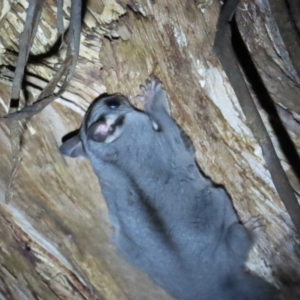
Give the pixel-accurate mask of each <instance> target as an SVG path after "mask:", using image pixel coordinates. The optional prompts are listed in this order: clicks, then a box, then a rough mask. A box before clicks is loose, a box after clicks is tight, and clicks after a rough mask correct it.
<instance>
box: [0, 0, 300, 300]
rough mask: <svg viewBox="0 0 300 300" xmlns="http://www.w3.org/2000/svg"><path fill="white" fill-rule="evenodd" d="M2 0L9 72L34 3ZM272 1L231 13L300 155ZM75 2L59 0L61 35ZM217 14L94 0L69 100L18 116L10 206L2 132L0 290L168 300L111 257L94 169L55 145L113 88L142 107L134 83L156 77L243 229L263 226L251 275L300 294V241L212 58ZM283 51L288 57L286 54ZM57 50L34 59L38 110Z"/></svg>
mask: <svg viewBox="0 0 300 300" xmlns="http://www.w3.org/2000/svg"><path fill="white" fill-rule="evenodd" d="M256 3H259V4H260V5H258V4H256ZM0 5H2V6H0V51H1V52H0V53H1V57H0V59H1V65H5V66H15V64H16V55H15V54H14V53H16V52H19V48H18V45H19V44H18V38H19V35H20V33H21V32H22V30H23V27H24V20H25V9H26V7H27V5H28V3H27V2H26V1H18V2H10V1H8V0H4V1H2V4H0ZM262 5H265V6H262ZM266 5H268V2H267V0H263V1H254V0H247V1H246V0H245V1H243V2H242V3H241V4H240V6H239V10H238V15H237V21H238V25H239V30H240V31H241V34H242V37H243V39H244V40H245V42H246V45H247V46H248V50H249V51H250V54H251V57H252V59H253V61H254V64H255V65H256V66H257V68H258V72H259V74H260V76H261V78H262V81H263V82H264V83H265V85H266V88H267V91H268V92H269V95H270V97H271V100H272V101H274V102H275V103H276V104H277V108H278V109H279V111H281V115H280V116H281V117H282V120H284V114H287V115H285V120H286V121H283V123H284V124H285V125H286V128H287V129H288V132H289V134H290V136H291V137H292V139H293V142H294V145H295V146H296V148H297V149H299V146H300V141H299V132H300V130H299V124H298V122H297V116H298V114H299V108H300V106H299V105H298V101H299V78H298V77H297V74H296V72H294V71H293V69H292V66H293V65H292V63H291V61H290V60H289V55H288V53H286V52H287V51H286V50H285V45H284V43H283V42H282V43H281V42H280V47H278V43H279V42H278V41H281V40H280V33H278V34H277V33H276V36H274V35H271V34H272V32H273V31H272V30H270V28H269V27H268V24H270V23H269V21H270V19H271V20H272V22H273V23H272V24H273V25H272V28H273V29H274V28H275V29H276V22H275V21H274V19H272V13H271V12H270V13H268V14H267V12H268V10H266V9H265V8H264V7H266ZM56 7H57V2H56V1H50V0H47V1H45V3H44V9H43V12H42V17H41V22H40V24H39V27H38V31H37V36H36V39H35V40H34V43H33V48H32V54H34V55H40V54H43V53H46V52H47V51H48V50H50V49H51V48H52V46H53V45H54V44H55V42H56V40H57V37H58V34H57V31H56V13H57V8H56ZM69 7H70V3H69V2H68V1H65V3H64V23H65V24H64V25H65V26H64V27H65V28H66V27H67V25H68V21H67V17H68V16H70V13H69V9H68V8H69ZM262 7H263V8H264V10H263V9H262ZM219 10H220V3H219V1H195V2H194V1H180V0H176V1H175V0H173V1H172V4H170V1H167V0H161V1H141V0H140V1H134V2H133V1H132V2H131V1H128V0H122V1H119V2H116V1H115V0H103V1H102V2H101V1H98V0H94V1H89V2H88V6H87V9H86V14H85V19H84V23H83V29H82V36H81V48H80V54H79V59H78V63H77V67H76V70H75V72H74V76H73V79H72V81H71V84H70V86H69V87H68V89H67V92H65V93H64V94H63V95H62V96H61V97H60V98H58V99H57V100H55V102H53V103H51V104H50V105H49V106H47V107H46V108H45V109H44V110H43V111H42V112H41V113H39V114H38V115H36V116H34V117H32V118H31V119H29V120H25V121H22V122H20V123H21V128H22V144H21V156H22V157H23V160H22V163H21V164H20V167H19V169H18V171H17V174H16V176H15V179H14V181H13V183H12V187H11V188H12V192H13V195H12V200H11V201H10V202H9V203H8V204H6V203H5V190H6V187H7V184H8V182H9V179H10V168H11V148H10V140H9V130H8V128H7V125H6V124H5V123H3V122H0V140H1V143H0V153H1V160H0V168H1V172H0V223H1V225H0V239H1V244H0V296H3V297H4V298H5V299H22V300H23V299H107V300H108V299H109V300H113V299H116V300H123V299H136V300H140V299H149V300H150V299H162V300H163V299H170V298H169V297H168V296H167V295H166V294H165V293H164V292H163V291H162V290H161V289H160V288H158V287H157V286H156V285H154V284H153V283H152V282H150V280H148V278H147V276H145V275H144V274H141V273H140V272H138V271H136V270H134V269H133V268H132V267H131V266H129V265H128V264H127V263H126V262H125V261H123V259H122V258H120V257H119V256H118V254H117V253H116V251H115V248H114V246H113V245H112V243H111V242H110V234H111V231H112V229H111V227H110V224H109V221H108V217H107V208H106V205H105V202H104V199H103V198H102V196H101V194H100V188H99V185H98V181H97V179H96V177H95V175H94V174H93V172H92V170H91V167H90V165H89V164H88V163H87V162H86V161H80V160H72V159H67V158H63V157H61V156H60V154H59V153H58V146H59V145H60V144H61V138H62V137H63V136H64V135H65V134H67V133H68V132H70V131H71V130H75V129H77V128H78V126H79V125H80V121H81V119H82V116H83V115H84V112H85V110H86V109H87V107H88V106H89V103H90V102H92V101H93V100H94V99H95V98H96V97H97V96H98V95H99V94H101V93H103V92H105V91H106V92H108V93H112V92H117V91H118V92H121V93H124V94H125V95H127V96H128V97H129V98H130V99H131V100H132V102H133V103H135V100H134V98H133V97H134V96H135V95H136V94H138V93H139V89H138V87H139V85H140V84H141V83H143V82H144V80H145V78H146V77H147V76H148V75H149V74H150V73H151V72H154V73H155V74H156V75H157V76H158V77H159V78H160V79H161V80H162V82H163V83H164V87H165V88H166V90H167V91H168V93H169V98H170V104H171V110H172V115H173V116H174V118H175V119H176V120H177V121H178V123H179V124H180V125H181V126H182V127H183V128H184V129H185V130H186V132H187V133H188V134H189V135H190V137H191V138H192V140H193V142H194V145H195V148H196V152H197V153H196V154H197V160H198V163H199V166H200V167H201V168H202V170H203V171H204V173H205V174H207V175H208V176H210V177H211V178H212V180H213V181H215V182H216V183H218V184H222V185H224V186H225V187H226V189H227V191H228V192H229V194H230V195H231V197H232V200H233V203H234V206H235V208H236V210H237V212H238V215H239V216H240V219H241V220H242V221H245V220H247V219H248V218H249V217H250V216H252V215H262V216H263V217H264V218H265V220H266V226H267V230H266V234H265V235H264V237H263V238H262V239H260V240H259V242H258V245H257V246H256V247H255V248H254V249H253V251H252V252H251V255H250V257H249V262H248V267H249V269H250V270H251V271H253V272H254V273H257V274H259V275H260V276H262V277H265V278H266V279H267V280H268V281H270V282H272V283H273V284H275V285H276V286H277V287H279V288H280V289H281V290H282V291H283V296H282V299H296V298H297V297H300V291H299V290H297V285H298V286H299V279H300V271H299V270H300V268H299V267H300V262H299V250H298V249H299V241H298V239H297V237H296V234H295V232H294V228H293V226H292V223H291V220H290V217H289V215H288V214H287V212H286V210H285V208H284V206H283V204H282V202H281V200H280V198H279V197H278V194H277V192H276V190H275V188H274V185H273V182H272V179H271V177H270V174H269V172H268V169H267V167H266V164H265V162H264V160H263V156H262V152H261V148H260V147H259V146H258V143H257V141H256V140H255V138H254V136H253V134H252V132H251V130H250V129H249V127H248V125H247V121H246V119H245V116H244V114H243V112H242V110H241V108H240V105H239V102H238V100H237V98H236V96H235V94H234V92H233V90H232V87H231V85H230V84H229V82H228V79H227V77H226V75H225V73H224V72H223V70H222V66H221V64H220V63H219V61H218V60H217V58H216V57H215V56H214V55H213V53H212V46H213V42H214V36H215V28H216V23H217V19H218V15H219ZM258 12H259V13H258ZM266 14H267V15H266ZM275 29H274V30H275ZM276 32H277V31H276ZM271 37H272V38H271ZM278 49H280V51H283V52H280V55H279V54H278V51H279V50H278ZM63 52H64V49H60V51H59V52H58V54H57V53H52V55H51V56H48V57H44V58H43V59H42V60H39V61H38V62H36V60H35V63H33V62H31V63H30V64H29V65H28V67H27V74H28V75H27V76H26V78H25V84H24V86H25V87H26V93H25V94H26V95H27V97H26V99H27V100H28V101H29V103H30V104H31V103H32V99H34V98H36V96H37V95H38V92H39V91H40V90H41V89H42V87H44V86H45V85H46V83H47V82H49V81H50V79H51V77H52V76H53V75H54V74H55V72H56V70H57V69H58V67H59V65H60V64H61V63H62V61H63ZM283 53H284V55H283ZM3 70H4V69H2V71H3ZM2 74H3V72H2ZM5 74H6V75H5V76H2V77H1V81H0V103H1V106H0V107H1V109H0V113H1V116H3V115H4V114H5V113H6V112H7V107H8V104H9V99H10V92H11V78H12V76H13V73H12V72H11V71H7V70H6V73H5ZM279 77H280V79H279ZM256 100H257V99H256ZM22 101H23V102H22V103H23V104H24V102H25V100H22ZM256 102H257V105H259V109H260V112H261V115H262V117H263V120H264V122H265V125H266V127H267V128H268V131H269V132H270V134H271V138H272V140H273V142H274V145H275V147H276V150H277V153H278V154H279V157H280V159H281V162H282V164H283V166H284V168H285V170H286V171H287V175H288V176H289V178H290V180H291V181H292V182H293V187H294V188H295V189H296V190H297V191H298V192H299V191H300V189H299V188H298V184H299V183H298V179H297V176H296V174H297V173H296V172H295V171H294V170H293V169H292V168H291V166H290V161H289V159H288V158H287V156H286V152H284V151H282V149H281V147H280V143H279V142H278V141H279V139H278V138H277V137H276V131H274V127H272V126H271V125H272V123H271V122H270V121H269V118H268V114H267V112H266V110H264V108H263V106H262V105H261V104H260V102H259V101H258V100H257V101H256ZM279 114H280V113H279ZM292 114H294V116H295V118H292V117H291V116H292ZM116 184H117V183H116Z"/></svg>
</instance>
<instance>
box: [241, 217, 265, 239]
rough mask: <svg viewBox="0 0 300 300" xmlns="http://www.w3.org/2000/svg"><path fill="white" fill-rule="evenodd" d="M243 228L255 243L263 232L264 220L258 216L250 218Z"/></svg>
mask: <svg viewBox="0 0 300 300" xmlns="http://www.w3.org/2000/svg"><path fill="white" fill-rule="evenodd" d="M244 226H245V227H246V229H247V230H248V232H249V233H250V235H251V236H252V239H253V240H254V241H257V240H258V239H259V238H260V237H261V236H262V235H263V234H264V232H265V229H266V226H265V225H264V219H263V218H262V217H260V216H256V217H251V218H250V219H249V220H248V221H247V222H246V223H245V224H244Z"/></svg>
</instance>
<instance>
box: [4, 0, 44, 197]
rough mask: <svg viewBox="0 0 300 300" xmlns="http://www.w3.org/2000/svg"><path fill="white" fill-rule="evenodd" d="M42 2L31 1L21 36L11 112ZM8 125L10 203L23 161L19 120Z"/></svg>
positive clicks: (17, 105)
mask: <svg viewBox="0 0 300 300" xmlns="http://www.w3.org/2000/svg"><path fill="white" fill-rule="evenodd" d="M42 4H43V0H30V1H29V6H28V9H27V15H26V21H25V25H24V30H23V32H22V34H21V36H20V51H19V56H18V60H17V66H16V71H15V77H14V81H13V85H12V91H11V100H10V107H9V114H13V113H15V112H17V110H18V107H19V96H20V91H21V86H22V80H23V76H24V71H25V67H26V64H27V60H28V57H29V53H30V49H31V46H32V43H33V39H34V36H35V33H36V31H37V25H38V22H39V19H40V16H41V12H42ZM8 127H9V131H10V140H11V147H12V157H13V166H12V170H11V175H10V180H9V185H8V188H7V191H6V194H5V201H6V203H8V202H9V201H10V200H11V198H12V192H11V191H10V189H11V185H12V182H13V179H14V177H15V174H16V172H17V169H18V167H19V165H20V162H21V159H20V158H19V152H20V140H21V138H20V128H19V124H18V121H16V120H11V121H10V122H9V123H8Z"/></svg>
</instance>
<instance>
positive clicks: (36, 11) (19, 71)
mask: <svg viewBox="0 0 300 300" xmlns="http://www.w3.org/2000/svg"><path fill="white" fill-rule="evenodd" d="M43 1H44V0H30V2H29V7H28V10H27V16H26V22H25V25H24V31H23V32H22V34H21V36H20V49H22V51H20V53H19V56H18V61H17V65H16V71H15V76H14V80H13V86H12V93H11V103H10V109H9V113H8V115H6V116H4V117H2V118H0V119H2V120H4V121H5V120H6V121H8V126H9V129H10V134H11V145H12V154H13V166H12V171H11V176H10V180H9V184H8V189H7V192H6V202H7V203H8V202H9V201H10V199H11V198H12V193H11V191H10V189H11V185H12V182H13V179H14V177H15V176H16V172H17V169H18V167H19V165H20V158H19V152H20V132H19V124H18V121H19V120H22V119H24V118H29V117H32V116H34V115H35V114H37V113H39V112H40V111H42V110H43V109H44V108H45V107H46V106H47V105H48V104H49V103H50V102H52V101H53V100H54V99H56V98H57V97H59V96H60V95H61V94H62V93H63V92H64V91H65V89H66V87H67V86H68V84H69V83H70V81H71V78H72V75H73V73H74V70H75V67H76V63H77V59H78V55H79V46H80V33H81V21H82V0H72V2H71V16H70V25H69V29H68V32H67V53H66V58H65V61H64V62H63V63H62V65H61V67H60V69H59V70H58V72H57V73H56V74H55V75H54V76H53V78H52V80H51V81H50V82H49V83H48V84H47V86H46V87H45V88H44V89H43V91H42V92H41V93H40V95H39V97H38V98H37V101H36V102H35V103H34V104H32V105H31V106H26V107H24V108H22V109H21V110H20V111H18V106H19V95H20V91H21V86H22V81H23V77H24V72H25V67H26V64H27V61H28V58H29V53H30V49H31V46H32V43H33V40H34V37H35V34H36V30H37V26H38V23H39V19H40V16H41V12H42V4H43ZM62 7H63V0H59V1H58V21H57V25H58V30H59V31H61V30H62V28H63V25H62V17H63V10H62ZM62 78H64V79H63V82H62V85H61V87H60V89H59V91H58V92H56V93H55V92H54V90H55V88H56V86H57V84H58V82H59V81H60V80H61V79H62Z"/></svg>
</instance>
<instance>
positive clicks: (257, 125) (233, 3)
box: [213, 0, 300, 233]
mask: <svg viewBox="0 0 300 300" xmlns="http://www.w3.org/2000/svg"><path fill="white" fill-rule="evenodd" d="M238 3H239V0H228V1H227V2H226V4H225V5H224V7H223V10H222V11H221V14H220V17H219V22H218V25H217V32H216V37H215V44H214V48H213V50H214V52H215V54H216V55H217V57H218V59H219V60H220V62H221V64H222V66H223V68H224V71H225V72H226V74H227V77H228V79H229V81H230V83H231V85H232V87H233V89H234V91H235V94H236V96H237V98H238V100H239V102H240V105H241V107H242V109H243V111H244V114H245V116H246V119H247V121H248V124H249V127H250V128H251V130H252V132H253V135H254V137H255V138H256V140H257V141H258V143H259V145H260V146H261V148H262V152H263V156H264V159H265V161H266V164H267V167H268V169H269V171H270V174H271V177H272V180H273V182H274V185H275V187H276V190H277V192H278V194H279V196H280V198H281V200H282V202H283V203H284V205H285V207H286V210H287V211H288V213H289V215H290V217H291V219H292V222H293V223H294V226H295V228H296V230H297V232H298V233H300V206H299V204H298V201H297V198H296V196H295V193H294V191H293V189H292V187H291V185H290V183H289V181H288V178H287V176H286V174H285V172H284V170H283V168H282V166H281V163H280V160H279V159H278V157H277V155H276V152H275V149H274V147H273V144H272V141H271V139H270V137H269V135H268V133H267V130H266V128H265V125H264V123H263V121H262V119H261V117H260V115H259V112H258V110H257V108H256V106H255V104H254V102H253V99H252V97H251V95H250V92H249V90H248V88H247V85H246V83H245V81H244V80H243V75H242V72H241V70H240V67H239V63H238V60H237V57H236V55H235V53H234V49H233V46H232V43H231V27H230V24H229V21H230V19H231V16H232V15H233V14H234V12H235V10H236V7H237V5H238Z"/></svg>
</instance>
